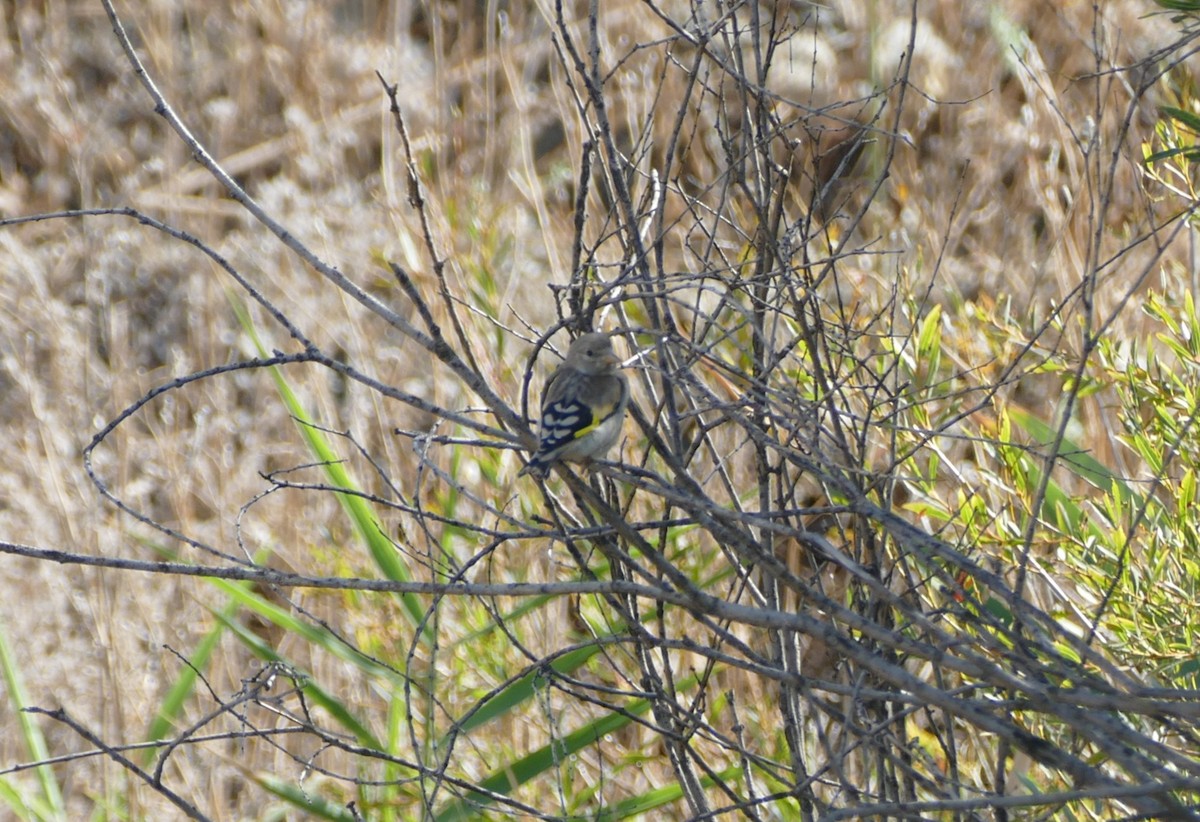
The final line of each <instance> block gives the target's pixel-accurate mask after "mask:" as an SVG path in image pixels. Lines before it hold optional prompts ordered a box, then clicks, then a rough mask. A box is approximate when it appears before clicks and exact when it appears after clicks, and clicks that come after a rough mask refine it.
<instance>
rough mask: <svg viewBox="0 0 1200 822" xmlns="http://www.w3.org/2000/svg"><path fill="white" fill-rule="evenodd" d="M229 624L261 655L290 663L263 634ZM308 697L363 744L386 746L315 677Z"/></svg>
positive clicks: (306, 687) (306, 689)
mask: <svg viewBox="0 0 1200 822" xmlns="http://www.w3.org/2000/svg"><path fill="white" fill-rule="evenodd" d="M216 616H217V618H218V619H220V618H221V615H220V614H217V615H216ZM226 625H227V627H228V628H229V630H230V632H231V633H233V634H234V635H236V636H237V638H238V639H239V640H241V642H242V644H243V645H245V646H246V647H247V648H249V649H250V650H251V652H252V653H254V655H255V656H257V657H258V658H259V659H262V660H264V661H267V662H282V663H285V664H286V663H287V660H286V659H284V658H283V657H281V656H279V654H277V653H276V652H275V650H274V649H273V648H272V647H271V646H270V645H268V644H267V643H265V642H263V640H262V638H260V637H259V636H258V635H257V634H255V633H253V632H252V631H250V630H249V629H247V628H246V626H244V625H242V624H241V623H239V622H237V621H232V620H231V621H230V622H228V623H226ZM304 698H305V700H306V701H307V703H308V706H309V708H310V709H311V708H313V707H318V708H321V709H322V710H324V711H325V712H326V713H328V714H329V715H330V716H331V717H332V718H333V719H334V720H335V721H336V722H337V723H338V724H340V725H341V726H342V727H343V728H345V729H346V730H347V731H349V732H350V733H352V734H353V735H354V737H355V738H356V739H357V740H358V742H359V744H360V745H366V746H369V747H371V748H374V749H375V750H379V751H382V750H385V748H384V747H383V745H382V744H381V743H380V741H379V740H378V739H377V738H376V737H375V735H374V734H373V733H371V730H370V729H369V728H368V727H367V726H366V725H364V724H363V723H362V722H361V721H360V720H359V719H358V717H356V716H355V715H354V713H353V712H352V711H351V710H350V709H349V708H347V707H346V705H345V704H344V703H342V702H341V701H339V700H337V699H335V698H334V697H332V696H331V695H330V694H328V693H326V692H325V691H324V690H323V689H322V688H321V686H320V685H318V684H317V683H316V682H315V681H314V680H312V679H309V680H308V681H307V682H306V683H305V685H304Z"/></svg>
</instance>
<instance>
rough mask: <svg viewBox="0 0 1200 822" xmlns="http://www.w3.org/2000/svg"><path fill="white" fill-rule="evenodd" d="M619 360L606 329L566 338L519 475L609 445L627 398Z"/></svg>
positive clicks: (538, 472) (583, 457)
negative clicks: (534, 445) (536, 438)
mask: <svg viewBox="0 0 1200 822" xmlns="http://www.w3.org/2000/svg"><path fill="white" fill-rule="evenodd" d="M620 365H621V361H620V360H619V359H617V355H616V354H615V353H613V346H612V339H611V338H610V337H609V336H608V335H607V334H601V333H592V334H584V335H583V336H582V337H580V338H579V339H577V340H575V342H573V343H571V346H570V348H568V349H567V358H566V359H565V360H563V363H562V365H560V366H559V367H558V370H557V371H555V372H554V373H553V374H552V375H551V376H550V379H549V380H547V381H546V386H545V388H543V390H542V419H541V424H540V426H539V428H538V433H539V435H540V439H541V441H540V442H539V443H538V449H537V453H535V454H534V455H533V457H532V458H531V459H530V460H529V464H528V465H526V466H525V467H524V468H522V469H521V472H520V474H518V476H521V475H523V474H533V475H534V476H538V477H540V476H544V475H545V474H546V471H547V469H549V467H550V465H551V464H553V463H555V462H558V461H559V460H566V461H568V462H587V461H588V460H591V459H593V458H596V457H599V456H602V455H603V454H604V453H605V452H606V451H608V449H610V448H612V447H613V445H614V444H615V443H616V441H617V438H618V437H620V435H621V423H622V421H623V420H624V419H625V409H626V407H627V406H628V404H629V381H628V380H627V379H626V378H625V375H624V374H622V373H621V372H620V370H619V367H620Z"/></svg>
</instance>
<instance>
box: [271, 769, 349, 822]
mask: <svg viewBox="0 0 1200 822" xmlns="http://www.w3.org/2000/svg"><path fill="white" fill-rule="evenodd" d="M250 778H251V779H253V780H254V781H255V782H257V783H258V784H259V785H261V786H262V787H263V788H265V789H266V790H268V791H270V792H271V793H273V794H275V795H276V796H278V797H279V798H280V799H282V800H284V801H285V802H287V803H289V804H291V805H293V806H295V807H296V808H297V809H299V810H300V811H303V813H304V814H305V816H304V818H305V819H328V820H331V822H357V821H358V820H360V819H361V818H362V817H360V816H355V815H354V813H353V812H352V811H351V810H350V809H349V808H347V807H346V806H345V805H340V804H338V803H336V802H332V801H330V800H328V799H323V798H322V797H319V796H314V795H312V794H310V793H308V792H307V791H305V790H303V789H301V788H299V787H298V786H296V785H295V784H294V783H292V782H289V781H287V780H283V779H280V778H279V777H277V776H274V775H272V774H255V775H252V776H251V777H250Z"/></svg>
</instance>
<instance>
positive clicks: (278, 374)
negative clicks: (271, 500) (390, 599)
mask: <svg viewBox="0 0 1200 822" xmlns="http://www.w3.org/2000/svg"><path fill="white" fill-rule="evenodd" d="M230 301H231V302H232V303H233V308H234V312H235V313H236V314H237V317H238V320H239V321H240V322H241V324H242V327H243V328H244V329H245V331H246V333H247V334H248V335H249V336H250V339H251V340H252V341H253V343H254V346H255V348H256V349H257V350H258V353H259V355H260V356H262V357H268V356H270V353H269V352H268V351H267V348H266V346H264V345H263V342H262V340H261V339H260V338H259V336H258V332H257V330H256V329H255V327H254V324H253V323H252V322H251V320H250V315H249V314H248V313H247V312H246V309H245V306H244V305H242V304H241V302H240V301H238V300H236V299H234V298H233V297H231V298H230ZM270 370H271V377H272V378H273V379H274V380H275V387H276V389H277V390H278V391H279V396H280V397H281V398H282V399H283V402H284V405H286V406H287V409H288V412H289V413H290V414H291V415H292V417H293V419H295V420H296V426H297V428H298V430H299V431H300V435H301V436H302V437H304V440H305V443H306V444H307V445H308V448H309V451H311V452H312V454H313V456H314V457H315V458H316V459H317V461H319V462H320V463H321V466H322V468H323V469H324V471H325V476H326V477H327V478H328V480H329V484H330V485H331V486H332V487H334V488H340V489H345V490H346V491H350V492H352V493H340V492H335V493H336V496H337V500H338V502H339V503H340V504H341V506H342V509H343V510H344V511H345V512H346V513H347V515H348V516H349V517H350V520H351V522H352V523H353V524H354V529H355V531H356V532H357V533H358V535H359V537H360V538H361V539H362V540H363V542H364V543H365V544H366V546H367V549H368V551H370V553H371V557H372V559H374V560H375V565H376V567H378V568H379V570H380V572H381V573H382V574H383V575H384V576H385V577H386V578H387V579H390V580H393V581H394V582H411V581H412V574H411V573H409V570H408V566H407V565H406V564H405V563H404V560H403V558H402V556H401V554H400V552H399V551H397V550H396V548H395V546H394V545H392V543H391V541H390V540H389V539H388V538H387V537H386V536H385V535H384V533H383V529H382V528H380V526H379V522H378V521H377V520H376V519H375V515H374V513H373V512H372V510H371V506H370V505H369V504H368V503H367V501H366V500H365V499H363V498H362V497H361V496H359V495H358V494H357V493H353V492H357V491H358V485H357V483H355V482H354V480H353V478H351V476H350V472H349V471H347V470H346V467H345V466H344V465H342V463H341V461H340V458H339V457H338V455H337V452H336V451H334V449H333V447H332V446H330V444H329V441H328V439H327V438H326V437H325V435H324V434H323V433H322V432H321V431H320V429H319V428H317V427H316V426H315V424H314V423H313V421H312V419H311V418H310V416H309V415H308V413H307V412H306V411H305V410H304V407H303V406H302V405H301V403H300V400H299V399H298V398H297V397H296V394H295V392H294V391H292V389H291V386H290V385H289V384H288V382H287V380H286V379H284V376H283V372H282V371H281V370H280V369H278V368H272V369H270ZM401 600H402V601H403V603H404V610H405V612H406V613H407V614H408V616H409V619H410V620H411V621H412V623H413V625H414V626H415V625H420V624H422V621H423V620H424V618H425V607H424V605H422V604H421V600H420V599H419V598H418V597H417V596H416V595H415V594H401ZM422 638H423V639H426V640H428V639H430V638H431V633H430V630H429V627H428V625H426V628H425V631H424V632H423V634H422Z"/></svg>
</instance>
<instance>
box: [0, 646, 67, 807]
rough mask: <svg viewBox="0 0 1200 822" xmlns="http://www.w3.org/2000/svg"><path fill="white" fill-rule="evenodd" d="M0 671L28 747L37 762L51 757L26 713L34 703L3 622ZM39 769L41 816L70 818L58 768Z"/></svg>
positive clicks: (40, 766)
mask: <svg viewBox="0 0 1200 822" xmlns="http://www.w3.org/2000/svg"><path fill="white" fill-rule="evenodd" d="M0 674H3V677H4V684H5V686H6V687H7V689H8V699H9V702H11V703H12V706H13V710H14V711H16V715H17V723H18V724H19V725H20V726H21V736H22V737H23V738H24V740H25V750H26V751H27V752H28V754H29V756H30V758H32V759H33V760H34V761H35V762H41V761H44V760H46V759H49V758H50V754H49V751H48V749H47V747H46V738H45V737H44V736H42V730H41V728H39V727H38V725H37V721H36V720H35V719H34V717H33V715H32V714H28V713H26V712H25V709H26V708H28V707H29V705H30V702H29V695H28V694H27V693H26V692H25V683H24V681H23V680H22V678H21V671H20V669H19V668H18V667H17V661H16V659H15V658H14V657H13V654H12V648H11V647H10V646H9V644H8V632H7V631H6V630H5V627H4V625H3V624H2V623H0ZM35 770H36V772H37V778H38V782H39V783H40V784H41V787H42V793H41V797H40V799H41V804H44V808H43V810H42V811H41V812H39V813H38V816H39V817H40V818H42V819H66V818H67V817H66V813H67V811H66V805H65V804H64V803H63V797H62V791H61V790H60V789H59V786H58V780H57V779H56V778H55V776H54V770H53V769H52V768H51V767H50V766H49V765H38V766H37V768H36V769H35ZM31 804H33V805H37V804H39V803H36V802H34V803H31Z"/></svg>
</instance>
